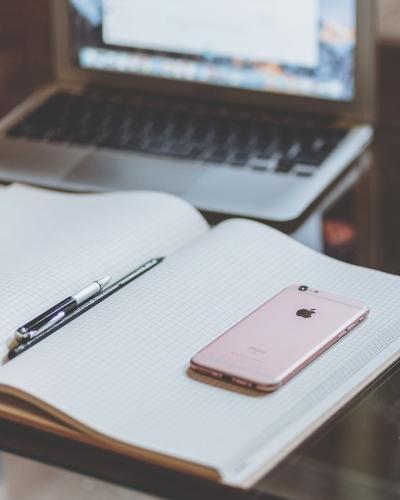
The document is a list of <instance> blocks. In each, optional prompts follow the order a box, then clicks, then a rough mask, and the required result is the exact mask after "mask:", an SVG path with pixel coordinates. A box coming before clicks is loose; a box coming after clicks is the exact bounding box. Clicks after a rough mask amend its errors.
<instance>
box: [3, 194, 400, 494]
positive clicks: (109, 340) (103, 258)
mask: <svg viewBox="0 0 400 500" xmlns="http://www.w3.org/2000/svg"><path fill="white" fill-rule="evenodd" d="M0 221H1V222H0V227H1V233H2V245H1V247H0V286H1V296H2V314H1V315H0V332H1V337H0V339H1V345H2V349H3V352H2V354H3V356H4V357H5V356H6V353H7V350H8V344H9V342H10V340H11V339H12V338H13V335H14V331H15V329H16V327H18V326H20V325H21V324H24V323H25V322H27V321H28V320H30V319H32V318H33V317H35V316H36V315H37V314H38V313H40V312H42V311H44V310H45V309H47V308H49V307H51V306H53V305H54V304H55V303H56V302H58V301H59V300H61V299H63V298H65V297H66V296H68V295H70V294H71V293H73V292H75V291H77V290H79V289H81V288H83V287H85V286H86V285H87V284H89V283H91V282H92V281H93V280H96V279H99V278H102V277H103V276H107V275H112V277H113V279H114V280H117V279H119V278H120V277H122V276H124V275H126V274H128V273H129V272H130V271H132V270H133V269H134V268H136V267H138V266H140V265H141V264H143V263H144V262H145V261H147V260H149V259H152V258H154V257H161V256H165V257H166V258H165V260H164V261H163V262H162V263H161V264H160V265H158V266H157V267H156V268H154V269H152V270H151V271H149V272H148V273H146V274H145V275H143V276H141V277H140V278H138V279H137V280H135V281H133V282H132V283H130V284H129V285H127V286H126V287H125V288H123V289H122V290H120V291H118V292H117V293H115V294H114V295H112V296H111V297H109V298H108V299H106V300H104V301H103V302H101V303H100V304H98V305H96V307H94V308H92V309H90V310H89V311H87V312H86V313H85V314H83V315H82V316H80V317H78V318H77V319H75V320H74V321H72V322H70V323H69V324H68V325H66V326H65V327H63V328H62V329H60V330H59V331H57V332H56V333H54V334H53V335H51V336H50V337H48V338H46V339H45V340H43V341H42V342H39V343H38V344H37V345H35V346H34V347H33V348H31V349H29V350H28V351H26V352H25V353H23V354H22V355H20V356H18V357H17V358H15V359H14V360H12V361H9V362H4V363H3V364H2V366H1V367H0V415H1V416H3V417H5V418H11V419H14V420H18V421H20V422H23V423H26V424H28V425H31V426H36V427H39V428H41V429H45V430H47V431H50V432H55V433H59V434H62V435H64V436H69V437H70V438H71V439H75V440H80V441H84V442H89V443H92V444H94V445H97V446H99V447H103V448H104V447H105V448H107V449H110V450H114V451H117V452H119V453H124V454H127V455H130V456H132V457H136V458H140V459H143V460H146V461H150V462H153V463H157V464H161V465H165V466H167V467H172V468H175V469H179V470H182V471H187V472H190V473H193V474H199V475H202V476H204V477H208V478H210V479H214V480H216V481H221V482H224V483H227V484H230V485H237V486H241V487H246V486H249V485H251V484H252V483H254V482H255V481H256V480H257V479H258V478H260V477H261V476H262V475H263V474H264V473H265V472H267V471H268V470H269V469H271V468H272V467H273V466H274V465H275V464H276V463H277V462H278V461H279V460H280V459H282V458H283V457H284V456H285V455H286V454H288V453H289V452H290V451H291V450H292V449H293V448H294V447H295V446H296V445H298V444H299V443H300V442H301V441H302V440H303V439H304V438H305V437H306V436H308V435H309V434H310V433H311V432H313V430H315V429H316V427H317V426H318V425H320V424H321V423H322V422H323V421H324V420H326V419H327V418H328V417H329V416H330V415H332V414H333V413H334V412H335V411H337V410H338V409H339V408H340V407H341V406H343V405H344V404H345V403H346V402H347V401H348V400H349V399H350V398H351V397H352V396H354V395H355V394H356V393H357V392H358V391H360V390H361V389H362V388H363V387H364V386H366V384H368V382H370V381H371V380H372V379H373V378H374V377H376V376H377V375H378V374H379V373H380V372H381V371H383V369H385V368H386V367H387V366H388V365H389V364H390V363H391V362H393V361H394V360H395V358H396V357H397V356H398V355H399V350H400V279H399V278H398V277H395V276H390V275H387V274H384V273H381V272H378V271H374V270H369V269H362V268H359V267H355V266H351V265H348V264H344V263H341V262H337V261H335V260H333V259H331V258H329V257H326V256H323V255H320V254H318V253H316V252H314V251H312V250H309V249H308V248H306V247H304V246H303V245H301V244H299V243H297V242H295V241H293V240H292V239H291V238H289V237H287V236H285V235H283V234H281V233H280V232H278V231H276V230H274V229H271V228H269V227H267V226H265V225H263V224H259V223H256V222H251V221H248V220H240V219H236V220H229V221H226V222H223V223H221V224H219V225H217V226H216V227H214V228H212V229H210V228H209V227H208V225H207V223H206V222H205V220H204V219H203V218H202V216H201V215H200V214H199V213H198V212H197V211H196V210H195V209H194V208H192V207H191V206H189V205H188V204H186V203H185V202H184V201H182V200H180V199H179V198H176V197H173V196H170V195H167V194H161V193H151V192H136V193H112V194H100V195H98V194H96V195H72V194H61V193H53V192H49V191H42V190H37V189H33V188H27V187H22V186H15V187H10V188H7V189H4V190H2V192H1V193H0ZM293 283H304V284H307V285H310V286H313V287H317V288H320V289H322V290H326V291H329V292H333V293H337V294H342V295H346V296H348V297H351V298H354V299H357V300H359V301H362V302H364V303H366V304H367V305H368V306H369V307H370V311H371V312H370V316H369V319H368V320H367V321H365V322H364V323H363V324H362V325H361V326H360V327H359V328H357V329H355V330H354V331H352V332H351V333H350V334H349V335H348V336H346V337H345V338H344V339H343V340H342V341H340V342H338V343H337V344H336V345H335V346H334V347H332V348H330V349H329V350H328V351H327V352H325V353H324V354H323V355H322V356H320V357H319V358H318V359H317V360H316V361H314V362H313V363H311V365H310V366H309V367H307V368H306V369H304V370H303V371H302V372H301V373H300V374H298V375H296V376H295V377H294V378H293V379H292V380H291V381H290V382H288V383H287V384H286V385H285V386H283V387H282V388H280V389H279V390H277V391H276V392H275V393H271V394H263V393H256V392H254V391H251V390H247V389H242V388H239V387H235V386H232V385H229V384H226V383H224V382H220V381H216V380H212V379H209V378H207V377H203V376H200V375H194V374H192V373H190V371H188V366H189V360H190V358H191V357H192V355H193V354H194V353H196V352H197V351H198V350H199V349H200V348H202V347H204V346H205V345H206V344H207V343H209V342H210V341H212V340H213V339H215V338H216V337H217V336H218V335H220V334H222V333H223V332H225V331H226V330H227V329H228V328H230V327H231V326H232V325H234V324H235V323H237V322H238V321H239V320H240V319H241V318H243V317H244V316H246V315H247V314H249V313H250V312H251V311H252V310H254V309H256V308H257V307H258V306H260V305H261V304H262V303H263V302H265V301H266V300H268V299H269V298H271V297H272V296H273V295H274V294H276V293H277V292H278V291H280V290H281V289H282V288H284V287H286V286H288V285H291V284H293ZM288 349H290V346H288Z"/></svg>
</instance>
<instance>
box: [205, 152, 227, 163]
mask: <svg viewBox="0 0 400 500" xmlns="http://www.w3.org/2000/svg"><path fill="white" fill-rule="evenodd" d="M227 157H228V151H227V150H226V149H214V151H212V152H211V153H209V154H208V155H206V157H205V160H206V161H208V162H212V163H223V162H225V161H226V159H227Z"/></svg>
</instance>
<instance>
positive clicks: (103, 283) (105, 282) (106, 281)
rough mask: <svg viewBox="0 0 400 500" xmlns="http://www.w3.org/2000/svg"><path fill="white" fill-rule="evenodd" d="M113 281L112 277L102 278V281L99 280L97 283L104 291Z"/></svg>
mask: <svg viewBox="0 0 400 500" xmlns="http://www.w3.org/2000/svg"><path fill="white" fill-rule="evenodd" d="M110 281H111V276H106V277H105V278H101V280H97V283H98V284H99V285H100V288H101V289H102V290H103V288H104V287H105V286H107V284H108V283H109V282H110Z"/></svg>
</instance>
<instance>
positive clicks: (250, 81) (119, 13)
mask: <svg viewBox="0 0 400 500" xmlns="http://www.w3.org/2000/svg"><path fill="white" fill-rule="evenodd" d="M69 6H70V17H71V19H70V29H71V51H72V58H73V60H74V64H76V65H77V66H79V67H81V68H83V69H92V70H102V71H109V72H115V73H123V74H131V75H146V76H151V77H154V78H167V79H173V80H181V81H186V82H199V83H203V84H204V83H205V84H212V85H218V86H223V87H231V88H240V89H247V90H253V91H261V92H273V93H279V94H290V95H298V96H307V97H315V98H319V99H329V100H333V101H351V100H352V99H353V98H354V94H355V82H354V79H355V47H356V0H334V1H333V0H301V1H299V0H201V1H197V0H168V1H163V0H145V1H144V0H69Z"/></svg>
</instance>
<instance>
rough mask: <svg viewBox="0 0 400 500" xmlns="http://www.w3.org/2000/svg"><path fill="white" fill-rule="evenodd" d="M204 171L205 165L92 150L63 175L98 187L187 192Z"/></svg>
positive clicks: (78, 184) (78, 183)
mask: <svg viewBox="0 0 400 500" xmlns="http://www.w3.org/2000/svg"><path fill="white" fill-rule="evenodd" d="M202 175H204V167H201V166H196V165H193V164H192V165H188V164H185V163H184V162H183V161H181V160H176V161H173V160H169V159H163V158H158V157H154V156H152V157H149V156H147V155H146V156H144V155H141V154H132V155H122V154H118V153H115V154H113V153H100V152H96V153H92V154H89V155H88V156H86V157H85V158H83V159H82V160H81V161H80V162H79V163H77V164H76V165H75V166H74V167H73V168H72V169H71V170H70V171H69V172H68V173H67V174H66V176H65V177H64V178H63V179H64V180H65V181H66V183H67V184H71V185H72V186H76V187H83V188H85V187H86V188H88V187H89V188H94V189H118V190H119V189H121V190H126V189H145V190H154V191H166V192H169V193H173V194H183V193H184V192H185V191H187V190H188V189H189V188H190V187H191V186H192V184H193V183H194V182H195V181H196V180H197V179H199V177H201V176H202Z"/></svg>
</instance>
